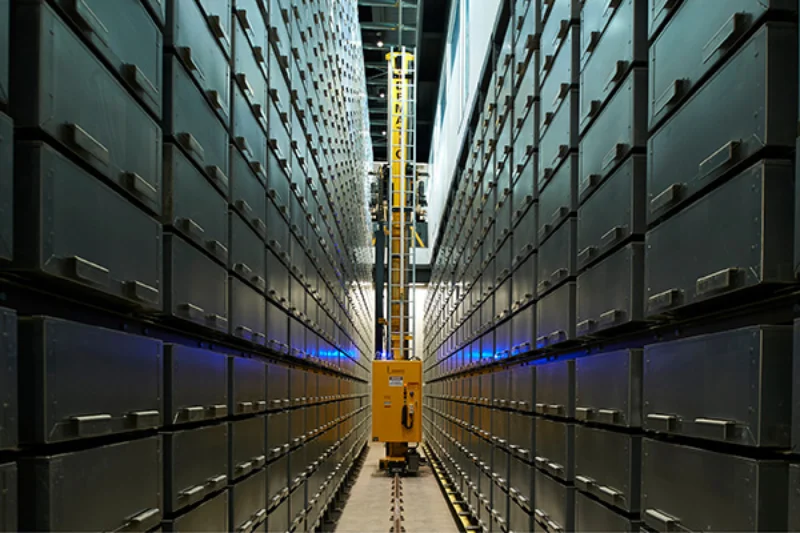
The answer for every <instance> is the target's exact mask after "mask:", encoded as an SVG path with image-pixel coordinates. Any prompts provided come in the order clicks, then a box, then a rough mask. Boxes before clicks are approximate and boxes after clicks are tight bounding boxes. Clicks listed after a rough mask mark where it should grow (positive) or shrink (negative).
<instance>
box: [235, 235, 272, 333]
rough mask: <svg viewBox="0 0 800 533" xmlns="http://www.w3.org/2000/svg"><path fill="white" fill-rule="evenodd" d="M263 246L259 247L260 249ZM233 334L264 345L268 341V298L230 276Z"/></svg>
mask: <svg viewBox="0 0 800 533" xmlns="http://www.w3.org/2000/svg"><path fill="white" fill-rule="evenodd" d="M260 248H261V247H259V249H260ZM230 294H231V318H230V325H231V330H230V333H231V335H233V336H235V337H239V338H240V339H243V340H246V341H248V342H252V343H253V344H258V345H259V346H264V344H265V343H266V335H265V333H264V332H265V331H266V324H267V316H266V305H267V304H266V299H265V298H264V296H263V295H262V294H261V293H259V292H258V291H256V290H254V289H252V288H251V287H250V286H249V285H246V284H245V283H242V282H241V281H239V280H238V279H237V278H234V277H231V278H230Z"/></svg>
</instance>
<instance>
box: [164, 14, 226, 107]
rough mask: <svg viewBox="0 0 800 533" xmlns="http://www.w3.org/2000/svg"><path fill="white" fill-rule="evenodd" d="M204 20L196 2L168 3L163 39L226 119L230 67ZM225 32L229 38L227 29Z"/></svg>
mask: <svg viewBox="0 0 800 533" xmlns="http://www.w3.org/2000/svg"><path fill="white" fill-rule="evenodd" d="M228 11H229V12H230V9H229V10H228ZM228 17H230V14H228ZM204 18H205V17H204V13H203V11H202V9H201V7H200V5H199V4H198V3H197V2H184V1H182V0H167V24H166V28H165V29H166V32H165V36H164V37H165V39H164V40H165V44H166V45H167V46H168V47H170V48H172V50H173V51H174V52H175V54H176V55H177V56H178V57H179V58H180V59H181V61H182V62H183V64H184V66H185V67H186V69H187V70H188V71H189V73H190V74H191V75H192V77H193V78H194V80H195V82H197V84H198V85H199V86H200V87H201V88H202V89H203V92H204V93H205V95H206V98H207V99H208V101H209V103H211V106H212V107H213V108H214V111H215V112H216V113H217V114H219V116H220V118H221V119H222V120H227V119H228V117H229V116H230V104H231V92H230V91H231V84H230V82H231V71H230V65H229V62H228V60H227V58H226V57H225V53H223V51H222V50H221V49H220V48H219V46H218V45H217V39H216V37H215V35H214V34H213V32H212V29H211V28H210V27H209V26H208V25H207V24H206V21H205V20H204ZM226 33H227V35H231V32H230V26H229V27H228V30H227V32H226ZM168 61H169V60H168ZM168 90H169V89H168Z"/></svg>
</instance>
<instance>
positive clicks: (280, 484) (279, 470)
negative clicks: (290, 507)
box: [267, 454, 289, 508]
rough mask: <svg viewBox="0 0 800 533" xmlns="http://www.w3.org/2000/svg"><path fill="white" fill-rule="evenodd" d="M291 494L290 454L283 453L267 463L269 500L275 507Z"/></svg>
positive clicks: (270, 504) (270, 505) (271, 505)
mask: <svg viewBox="0 0 800 533" xmlns="http://www.w3.org/2000/svg"><path fill="white" fill-rule="evenodd" d="M288 495H289V454H286V455H282V456H280V457H278V458H277V459H275V460H273V461H272V462H270V463H269V464H268V465H267V501H268V502H269V505H268V507H270V508H273V507H274V506H275V505H276V504H277V503H278V502H279V501H280V500H281V499H283V498H284V497H286V496H288Z"/></svg>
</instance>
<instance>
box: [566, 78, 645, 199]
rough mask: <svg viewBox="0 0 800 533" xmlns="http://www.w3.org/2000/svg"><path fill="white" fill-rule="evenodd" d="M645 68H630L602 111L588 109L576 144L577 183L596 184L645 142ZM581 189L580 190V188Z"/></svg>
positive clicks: (642, 146)
mask: <svg viewBox="0 0 800 533" xmlns="http://www.w3.org/2000/svg"><path fill="white" fill-rule="evenodd" d="M646 106H647V69H644V68H634V69H633V70H631V72H630V73H629V74H628V75H627V76H626V77H625V79H624V81H622V83H621V85H620V87H619V89H618V90H617V92H616V93H615V94H614V96H612V97H611V99H610V100H609V101H608V104H607V105H606V107H605V108H603V109H602V110H599V109H595V110H592V111H593V112H592V114H590V116H589V118H587V119H586V122H587V123H588V122H589V121H590V120H593V122H592V124H591V126H590V127H589V128H588V129H587V130H586V131H585V132H584V135H583V138H582V139H581V144H580V180H581V183H582V184H583V183H593V182H598V183H599V182H600V181H602V180H603V178H605V177H606V176H607V175H608V174H609V173H611V172H612V171H613V170H614V168H615V167H616V166H617V165H619V164H620V163H622V162H623V161H624V160H625V158H626V157H627V156H628V154H630V153H631V152H632V151H633V150H637V149H643V148H644V147H645V145H646V143H647V127H646V113H647V110H646ZM582 188H583V187H582Z"/></svg>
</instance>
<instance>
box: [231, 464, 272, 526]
mask: <svg viewBox="0 0 800 533" xmlns="http://www.w3.org/2000/svg"><path fill="white" fill-rule="evenodd" d="M266 489H267V472H266V471H265V470H261V471H259V472H256V473H255V474H253V475H252V476H249V477H247V478H246V479H244V480H242V481H239V482H238V483H236V484H235V485H232V486H231V488H230V498H231V503H230V505H231V513H230V531H237V532H241V533H251V532H252V531H263V530H264V522H265V521H266V519H267V507H266V502H267V498H266Z"/></svg>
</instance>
